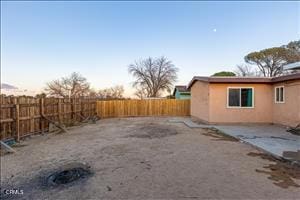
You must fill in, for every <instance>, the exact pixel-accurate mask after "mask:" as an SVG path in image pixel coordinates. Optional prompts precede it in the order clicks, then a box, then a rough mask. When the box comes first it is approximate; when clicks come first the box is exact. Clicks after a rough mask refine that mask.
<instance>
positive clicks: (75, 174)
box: [46, 163, 91, 186]
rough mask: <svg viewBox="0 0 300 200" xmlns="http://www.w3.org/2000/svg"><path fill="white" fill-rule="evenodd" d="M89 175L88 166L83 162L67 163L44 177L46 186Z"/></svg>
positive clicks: (62, 183)
mask: <svg viewBox="0 0 300 200" xmlns="http://www.w3.org/2000/svg"><path fill="white" fill-rule="evenodd" d="M89 175H91V171H90V166H87V165H85V164H81V163H78V164H69V165H67V166H64V167H62V168H60V169H59V170H57V171H55V172H54V173H52V174H50V175H49V176H47V178H46V182H47V185H48V186H58V185H66V184H68V183H72V182H75V181H78V180H80V179H84V178H86V177H88V176H89Z"/></svg>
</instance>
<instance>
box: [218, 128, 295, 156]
mask: <svg viewBox="0 0 300 200" xmlns="http://www.w3.org/2000/svg"><path fill="white" fill-rule="evenodd" d="M215 128H217V129H219V130H220V131H222V132H224V133H225V134H228V135H230V136H233V137H235V138H238V139H240V140H241V141H244V142H247V143H249V144H251V145H254V146H256V147H258V148H260V149H262V150H264V151H266V152H269V153H271V154H273V155H274V156H276V157H279V158H284V159H287V160H291V161H296V162H300V159H299V156H298V154H300V136H297V135H293V134H291V133H289V132H287V131H286V129H285V128H284V127H282V126H278V125H243V126H215ZM291 155H292V156H291Z"/></svg>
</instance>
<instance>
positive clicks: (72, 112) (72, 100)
mask: <svg viewBox="0 0 300 200" xmlns="http://www.w3.org/2000/svg"><path fill="white" fill-rule="evenodd" d="M74 103H75V101H74V98H71V120H72V123H73V122H74V117H75V113H74V112H75V110H74V108H75V105H74Z"/></svg>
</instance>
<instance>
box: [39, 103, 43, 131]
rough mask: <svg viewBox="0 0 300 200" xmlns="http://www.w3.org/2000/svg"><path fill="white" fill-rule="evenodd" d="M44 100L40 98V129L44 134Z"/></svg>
mask: <svg viewBox="0 0 300 200" xmlns="http://www.w3.org/2000/svg"><path fill="white" fill-rule="evenodd" d="M43 116H44V98H40V129H41V132H42V133H44V118H43Z"/></svg>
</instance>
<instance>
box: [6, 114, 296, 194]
mask: <svg viewBox="0 0 300 200" xmlns="http://www.w3.org/2000/svg"><path fill="white" fill-rule="evenodd" d="M169 119H170V118H123V119H104V120H99V121H98V122H97V123H96V124H89V125H85V126H81V127H74V128H72V129H70V131H69V132H68V133H63V134H45V135H40V136H35V137H32V138H29V139H27V140H25V141H23V142H22V143H21V145H19V146H16V147H15V149H16V150H17V153H14V154H6V155H3V156H2V157H1V165H2V168H1V184H2V190H3V189H12V188H14V189H19V190H23V194H18V195H4V196H3V197H4V198H8V199H10V198H20V199H197V198H199V199H299V198H300V170H299V168H297V167H295V166H291V165H289V164H287V163H284V162H280V161H277V160H275V159H273V158H271V157H269V156H268V155H265V154H263V153H262V152H259V151H258V150H256V149H254V148H253V147H252V146H249V145H247V144H243V143H240V142H238V141H236V140H234V139H232V138H229V137H226V136H224V135H222V133H218V132H217V131H215V130H210V129H201V128H193V129H191V128H189V127H187V126H185V125H184V124H181V123H171V122H169V121H168V120H169ZM69 169H72V170H70V171H67V170H69ZM68 181H70V182H69V183H68Z"/></svg>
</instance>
